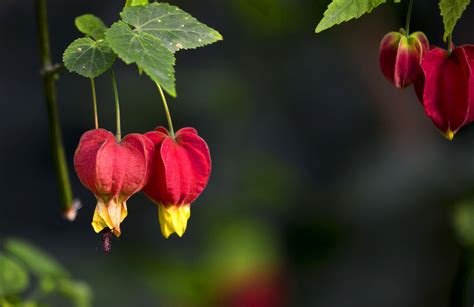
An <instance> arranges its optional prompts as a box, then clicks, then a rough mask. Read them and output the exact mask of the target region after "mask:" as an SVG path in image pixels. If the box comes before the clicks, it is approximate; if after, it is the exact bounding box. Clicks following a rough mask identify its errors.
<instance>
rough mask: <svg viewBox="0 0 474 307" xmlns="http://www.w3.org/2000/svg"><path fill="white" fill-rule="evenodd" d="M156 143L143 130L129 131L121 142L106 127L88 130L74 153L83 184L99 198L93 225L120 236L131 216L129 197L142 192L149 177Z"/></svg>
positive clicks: (96, 229) (97, 229)
mask: <svg viewBox="0 0 474 307" xmlns="http://www.w3.org/2000/svg"><path fill="white" fill-rule="evenodd" d="M151 150H153V143H151V141H150V140H149V139H148V138H147V137H145V136H144V135H141V134H129V135H127V136H126V137H125V138H123V140H122V141H120V142H117V141H116V139H115V136H114V135H113V134H112V133H111V132H109V131H107V130H104V129H95V130H90V131H87V132H86V133H84V134H83V135H82V137H81V140H80V141H79V146H78V147H77V149H76V153H75V155H74V167H75V169H76V173H77V175H78V176H79V179H80V180H81V182H82V184H84V185H85V186H86V187H87V188H88V189H89V190H90V191H92V192H93V193H94V194H95V196H96V198H97V206H96V208H95V212H94V217H93V220H92V227H93V228H94V230H95V231H96V232H97V233H98V232H100V231H101V230H103V229H104V228H108V229H110V230H111V231H112V232H113V233H114V234H115V235H116V236H117V237H118V236H120V223H121V222H122V221H123V219H124V218H125V217H126V216H127V200H128V199H129V198H130V197H131V196H132V195H133V194H135V193H137V192H139V191H140V190H141V189H142V188H143V186H144V185H145V184H146V182H147V180H148V177H149V164H150V163H151V156H150V155H149V153H150V151H151Z"/></svg>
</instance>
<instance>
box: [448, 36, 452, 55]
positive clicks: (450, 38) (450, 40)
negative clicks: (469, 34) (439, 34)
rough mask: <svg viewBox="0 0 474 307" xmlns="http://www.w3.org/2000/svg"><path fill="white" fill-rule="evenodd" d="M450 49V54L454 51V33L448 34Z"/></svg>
mask: <svg viewBox="0 0 474 307" xmlns="http://www.w3.org/2000/svg"><path fill="white" fill-rule="evenodd" d="M448 51H449V53H450V54H451V52H452V51H453V34H452V33H451V34H449V35H448Z"/></svg>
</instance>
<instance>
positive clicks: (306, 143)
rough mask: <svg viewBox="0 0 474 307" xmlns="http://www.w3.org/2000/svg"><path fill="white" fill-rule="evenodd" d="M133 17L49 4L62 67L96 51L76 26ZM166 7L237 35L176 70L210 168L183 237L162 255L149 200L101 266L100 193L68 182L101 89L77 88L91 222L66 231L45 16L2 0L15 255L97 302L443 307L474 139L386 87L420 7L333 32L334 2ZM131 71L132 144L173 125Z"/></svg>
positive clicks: (472, 169)
mask: <svg viewBox="0 0 474 307" xmlns="http://www.w3.org/2000/svg"><path fill="white" fill-rule="evenodd" d="M122 2H125V1H91V0H68V1H59V0H49V1H48V4H49V18H50V34H51V41H52V49H53V55H54V59H55V61H60V60H61V57H62V52H63V51H64V49H65V48H66V46H67V45H68V44H69V43H70V42H72V41H73V40H74V39H75V38H78V37H80V36H81V34H80V33H78V31H77V30H76V29H75V27H74V18H75V17H76V16H78V15H81V14H84V13H93V14H95V15H97V16H99V17H101V18H102V19H103V20H104V21H105V22H106V24H108V25H110V24H111V23H112V22H114V21H115V20H117V19H118V13H119V12H120V10H121V9H122V7H123V4H124V3H122ZM405 2H406V1H405ZM170 3H172V4H176V5H178V6H180V7H181V8H182V9H184V10H186V11H187V12H189V13H191V14H192V15H193V16H195V17H196V18H198V19H199V20H201V21H202V22H204V23H206V24H208V25H209V26H211V27H213V28H216V29H217V30H219V32H220V33H221V34H222V35H223V36H224V41H222V42H219V43H217V44H215V45H211V46H208V47H205V48H200V49H197V50H191V51H182V52H179V53H178V54H177V66H176V77H177V91H178V98H177V99H176V100H173V99H170V101H169V103H170V108H171V111H172V115H173V120H174V123H175V126H176V127H186V126H192V127H195V128H197V129H198V131H199V133H200V135H201V136H202V137H203V138H204V139H205V140H206V141H207V142H208V144H209V147H210V149H211V155H212V159H213V173H212V176H211V180H210V183H209V186H208V188H207V189H206V190H205V191H204V193H203V194H202V195H201V197H200V198H199V199H198V200H197V201H196V202H195V203H194V204H193V206H192V217H191V219H190V221H189V224H188V229H187V232H186V234H185V235H184V237H183V238H181V239H178V238H177V237H175V236H173V237H171V238H170V239H168V240H166V239H164V238H163V237H162V235H161V233H160V229H159V224H158V218H157V209H156V207H155V206H154V205H153V204H152V203H151V202H150V201H148V200H147V199H146V197H144V196H143V195H137V196H134V197H133V198H132V199H131V200H130V201H129V202H128V205H129V211H130V213H129V216H128V217H127V219H126V220H125V221H124V223H123V228H122V230H123V235H122V237H121V238H120V239H115V240H114V241H113V247H112V252H111V253H110V254H108V255H106V254H104V252H103V251H102V247H101V238H100V235H97V234H95V233H94V232H93V230H92V228H91V226H90V222H91V219H92V214H93V210H94V206H95V200H94V197H93V195H92V194H91V193H90V192H89V191H87V190H86V189H85V188H84V187H83V186H82V185H81V184H80V182H79V180H78V178H77V177H76V175H75V174H74V172H72V169H73V167H72V155H73V153H74V149H75V146H76V145H77V143H78V140H79V137H80V136H81V134H82V133H83V132H85V131H86V130H89V129H91V128H93V116H92V109H91V105H92V104H91V94H90V88H89V81H88V80H87V79H85V78H82V77H79V76H77V75H74V74H70V73H64V74H62V75H61V78H60V80H59V82H58V94H59V106H60V115H61V121H62V128H63V137H64V142H65V146H66V151H67V154H68V161H69V164H70V168H71V178H72V182H73V189H74V193H75V196H76V197H78V198H80V199H81V201H82V203H83V205H84V206H83V208H82V209H81V210H80V211H79V214H78V216H77V220H76V221H75V222H74V223H69V222H67V221H65V220H63V219H62V217H61V212H60V205H59V195H58V193H57V185H56V181H55V177H54V171H53V168H52V160H51V155H50V150H49V143H48V133H47V116H46V108H45V103H44V101H43V96H42V90H41V87H40V76H39V72H38V70H39V63H38V62H39V61H38V48H37V39H36V24H35V15H34V3H33V1H15V0H2V1H1V2H0V22H1V25H2V26H1V28H0V58H1V59H2V69H1V71H0V99H1V101H2V104H1V105H2V112H1V115H0V116H1V120H0V131H2V140H3V141H2V142H0V174H1V175H0V187H1V195H2V201H1V202H0V240H2V239H4V238H7V237H19V238H23V239H26V240H28V241H30V242H32V243H34V244H35V245H37V246H39V247H42V248H44V249H46V250H47V251H48V252H49V253H50V254H51V255H53V256H55V257H56V258H57V259H58V260H59V261H61V262H62V263H63V264H64V265H65V266H66V267H67V268H68V269H69V271H70V272H71V273H72V275H74V276H75V277H76V278H78V279H80V280H82V281H85V282H86V283H88V284H89V285H90V286H91V288H92V290H93V292H94V306H322V307H329V306H338V307H346V306H347V307H349V306H351V307H354V306H361V307H362V306H364V307H367V306H385V307H390V306H393V307H400V306H404V307H409V306H413V307H415V306H416V307H420V306H430V307H438V306H439V307H441V306H443V307H445V306H448V305H449V303H448V302H449V297H450V293H451V292H452V289H453V283H454V280H455V279H456V276H458V275H459V270H460V268H459V265H460V261H459V259H461V258H462V255H461V254H462V252H463V250H462V249H461V248H460V247H459V244H458V243H457V241H456V236H455V231H454V228H453V226H452V216H453V208H454V207H453V206H454V205H456V204H457V203H459V202H464V201H470V200H471V199H472V194H473V193H472V191H474V190H473V185H474V184H473V183H474V163H473V159H472V157H473V155H474V148H473V144H474V130H473V128H472V127H466V128H463V129H462V130H461V131H460V132H459V133H458V135H457V136H456V137H455V139H454V141H452V142H449V141H447V140H445V139H444V138H443V137H442V136H441V134H440V133H438V132H437V131H436V129H435V127H434V126H433V125H432V124H431V122H430V120H429V119H428V118H427V117H426V116H425V115H424V111H423V108H422V107H421V105H420V103H419V102H418V101H417V100H416V97H415V95H414V92H413V90H412V89H411V88H408V89H406V90H403V91H399V90H397V89H395V88H394V87H393V86H392V85H391V84H390V83H389V82H388V81H386V80H385V79H384V77H383V75H382V74H381V72H380V71H379V67H378V44H379V42H380V40H381V38H382V37H383V35H384V34H385V33H386V32H388V31H396V30H398V29H399V27H400V26H402V25H404V23H405V22H404V19H405V12H406V6H407V3H402V4H393V3H389V4H386V5H384V6H382V7H380V8H378V9H376V10H374V12H373V13H372V14H370V15H367V16H364V17H363V18H361V19H359V20H357V21H352V22H350V23H346V24H343V25H341V26H338V27H336V28H333V29H330V30H328V31H325V32H323V33H321V34H318V35H317V34H315V33H314V28H315V26H316V24H317V22H318V21H319V20H320V19H321V17H322V14H323V12H324V9H325V8H326V6H327V4H328V3H329V0H324V1H322V0H299V1H294V0H225V1H222V0H200V1H170ZM473 26H474V9H473V8H468V10H467V12H466V13H465V15H464V17H463V18H462V20H461V22H460V23H459V24H458V26H457V27H456V29H455V35H454V41H455V42H456V43H458V44H461V43H469V42H474V37H473V33H472V28H473ZM411 28H412V30H422V31H424V32H425V33H426V34H427V35H428V37H429V38H430V40H431V42H432V43H434V44H443V45H444V43H443V42H442V41H441V37H442V31H443V28H442V22H441V18H440V17H439V11H438V6H437V4H436V3H434V2H432V1H415V7H414V13H413V17H412V26H411ZM116 73H117V77H118V82H119V92H120V99H121V107H122V129H123V130H124V132H125V133H130V132H146V131H149V130H152V129H153V128H154V127H155V126H158V125H165V124H166V120H165V117H164V114H163V109H162V106H161V102H160V98H159V95H158V93H157V92H156V88H155V87H154V86H153V83H152V82H151V81H150V80H149V79H148V78H146V77H139V76H138V74H137V71H136V67H134V66H126V65H124V64H123V63H119V64H118V65H116ZM96 82H97V87H98V89H97V90H98V104H99V117H100V124H101V126H102V127H105V128H107V129H110V130H113V129H114V106H113V92H112V86H111V82H110V78H109V76H108V75H107V74H105V75H104V76H102V77H100V78H99V79H98V80H97V81H96ZM461 269H462V268H461ZM457 272H458V273H457ZM471 286H472V284H470V283H469V284H468V288H467V289H468V291H467V299H466V304H465V306H472V304H474V293H472V292H473V291H469V289H471V290H472V287H471ZM249 302H254V303H252V304H251V303H249Z"/></svg>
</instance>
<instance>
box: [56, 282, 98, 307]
mask: <svg viewBox="0 0 474 307" xmlns="http://www.w3.org/2000/svg"><path fill="white" fill-rule="evenodd" d="M59 292H60V293H61V294H62V295H64V296H65V297H67V298H69V299H70V300H71V301H72V302H73V305H74V306H75V307H91V306H92V290H91V288H90V287H89V286H88V285H87V284H85V283H83V282H80V281H72V280H61V281H60V282H59Z"/></svg>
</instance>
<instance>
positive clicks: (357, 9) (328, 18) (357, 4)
mask: <svg viewBox="0 0 474 307" xmlns="http://www.w3.org/2000/svg"><path fill="white" fill-rule="evenodd" d="M385 2H387V0H333V1H332V2H331V3H330V4H329V5H328V8H327V10H326V11H325V12H324V17H323V19H322V20H321V21H320V22H319V24H318V26H317V27H316V33H319V32H322V31H324V30H326V29H329V28H331V27H333V26H335V25H338V24H340V23H342V22H345V21H349V20H351V19H354V18H359V17H361V16H362V15H364V14H366V13H370V12H372V10H373V9H374V8H376V7H378V6H379V5H381V4H383V3H385ZM395 2H400V0H395Z"/></svg>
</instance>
